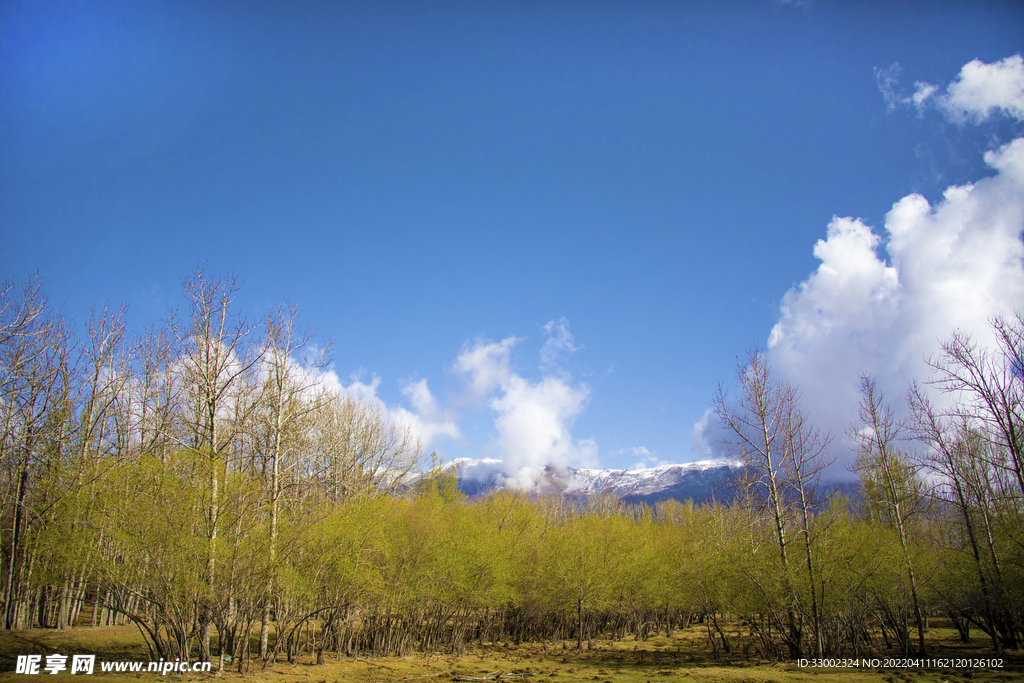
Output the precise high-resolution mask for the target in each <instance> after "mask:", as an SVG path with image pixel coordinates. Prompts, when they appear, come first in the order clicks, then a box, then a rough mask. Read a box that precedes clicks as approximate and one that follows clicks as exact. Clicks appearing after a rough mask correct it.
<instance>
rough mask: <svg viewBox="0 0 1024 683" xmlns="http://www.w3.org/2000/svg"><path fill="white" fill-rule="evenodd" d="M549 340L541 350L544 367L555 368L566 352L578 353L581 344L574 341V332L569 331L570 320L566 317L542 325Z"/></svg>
mask: <svg viewBox="0 0 1024 683" xmlns="http://www.w3.org/2000/svg"><path fill="white" fill-rule="evenodd" d="M541 330H543V332H544V334H545V335H547V337H548V340H547V341H546V342H544V346H543V347H541V350H540V363H541V366H542V367H547V368H553V367H555V366H557V364H558V363H559V361H561V360H562V358H563V357H564V356H565V355H566V354H570V353H576V352H577V351H579V350H580V347H579V346H574V345H573V343H572V333H571V332H569V321H568V320H566V319H565V317H564V316H563V317H561V318H559V319H558V320H552V321H550V322H548V323H547V324H546V325H544V326H543V327H541Z"/></svg>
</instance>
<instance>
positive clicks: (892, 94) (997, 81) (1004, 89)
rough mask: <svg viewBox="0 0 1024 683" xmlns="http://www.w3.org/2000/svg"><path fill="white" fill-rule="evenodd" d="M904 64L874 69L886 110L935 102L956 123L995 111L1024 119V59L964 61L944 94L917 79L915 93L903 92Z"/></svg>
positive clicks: (920, 108) (919, 108) (921, 108)
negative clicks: (988, 61)
mask: <svg viewBox="0 0 1024 683" xmlns="http://www.w3.org/2000/svg"><path fill="white" fill-rule="evenodd" d="M902 71H903V68H902V67H901V66H900V65H899V63H896V64H893V65H892V66H890V67H888V68H886V69H878V68H876V69H875V80H876V81H877V83H878V89H879V90H880V91H881V93H882V99H884V100H885V107H886V110H888V111H890V112H892V111H894V110H895V109H896V108H897V107H901V106H913V107H915V108H916V109H917V111H918V114H921V113H922V112H923V111H924V108H925V105H927V104H928V103H929V102H935V104H936V106H937V107H938V108H939V109H940V110H942V112H943V113H944V114H945V115H946V117H947V118H948V119H949V120H951V121H953V122H955V123H960V124H963V123H968V122H974V123H981V122H982V121H985V120H987V119H988V118H989V117H990V116H992V114H993V113H994V112H996V111H999V112H1002V113H1003V114H1005V115H1007V116H1010V117H1013V118H1015V119H1017V120H1022V119H1024V59H1022V58H1021V56H1020V55H1013V56H1012V57H1007V58H1006V59H1003V60H1001V61H998V62H993V63H992V64H986V63H984V62H982V61H981V60H978V59H975V60H974V61H972V62H969V63H967V64H965V65H964V67H963V68H962V69H961V70H960V75H959V76H958V77H957V79H956V80H955V81H953V82H952V83H950V84H949V86H948V87H947V88H946V92H945V93H944V94H936V93H938V92H939V86H937V85H932V84H931V83H926V82H924V81H917V82H915V83H914V94H913V95H909V96H907V95H904V94H903V91H902V89H901V88H900V84H899V76H900V74H901V73H902Z"/></svg>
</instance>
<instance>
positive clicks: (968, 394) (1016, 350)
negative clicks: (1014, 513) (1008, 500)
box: [929, 312, 1024, 495]
mask: <svg viewBox="0 0 1024 683" xmlns="http://www.w3.org/2000/svg"><path fill="white" fill-rule="evenodd" d="M992 327H993V330H994V331H995V333H996V343H997V351H995V352H993V351H992V350H990V349H987V348H984V347H982V346H980V345H979V344H978V343H977V342H976V341H974V340H973V339H972V338H971V336H970V335H969V334H967V333H966V332H959V331H958V332H955V333H953V336H952V337H951V338H950V339H949V340H948V341H946V342H945V343H943V344H942V353H941V354H939V355H938V356H937V357H935V358H932V359H930V360H929V365H930V366H931V368H932V370H933V371H934V373H935V378H934V379H933V380H932V381H931V384H932V385H933V386H936V387H937V388H939V389H940V390H941V391H943V392H946V393H949V394H953V395H954V396H955V397H956V398H957V399H959V401H958V403H959V404H960V405H959V407H958V409H957V411H958V412H959V413H960V414H961V415H962V416H963V417H965V418H966V419H968V420H970V421H971V422H977V423H980V429H979V431H980V432H981V433H983V434H986V435H988V436H989V437H990V438H991V439H993V440H994V441H995V443H997V444H998V445H999V446H1001V447H1002V448H1004V449H1005V450H1006V452H1007V453H1008V454H1009V456H1010V460H1009V463H1008V466H1009V468H1010V472H1011V473H1012V475H1013V476H1014V478H1015V479H1016V481H1017V485H1018V487H1019V493H1020V494H1021V495H1024V314H1022V313H1020V312H1018V313H1016V314H1015V315H1014V316H1012V317H998V316H997V317H996V318H994V319H993V321H992ZM1004 467H1005V466H1004Z"/></svg>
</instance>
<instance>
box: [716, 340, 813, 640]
mask: <svg viewBox="0 0 1024 683" xmlns="http://www.w3.org/2000/svg"><path fill="white" fill-rule="evenodd" d="M736 375H737V380H738V383H739V397H738V398H737V401H736V403H735V404H733V403H732V402H731V401H730V400H729V398H728V395H727V394H726V391H725V388H724V387H723V386H722V385H719V386H718V394H717V396H716V397H715V400H714V404H713V406H714V411H715V415H716V416H717V417H718V419H719V420H720V421H721V422H722V424H723V425H724V426H725V427H726V428H727V430H728V432H729V433H730V437H729V440H728V441H726V444H727V446H728V448H729V452H730V453H732V455H733V456H734V457H736V458H737V459H738V460H740V461H741V462H743V464H744V465H746V467H747V476H748V491H749V493H750V498H751V500H753V501H757V502H760V504H762V505H763V506H764V507H765V508H766V509H767V511H768V514H769V515H770V519H771V523H772V529H773V535H774V538H775V542H776V544H777V549H778V552H779V560H780V562H781V565H782V573H783V576H782V582H783V587H784V589H785V591H786V593H787V594H788V595H789V596H790V597H789V600H790V603H789V604H788V605H787V607H786V621H787V627H788V635H787V644H788V646H789V651H790V656H791V657H794V658H796V657H800V656H801V651H802V643H801V632H800V627H799V625H798V623H797V618H796V610H795V606H794V601H795V593H796V591H795V588H794V585H793V579H792V576H791V573H790V571H791V570H790V565H789V531H788V529H787V525H788V524H789V521H790V504H789V502H788V501H787V499H786V495H785V477H786V468H787V465H788V466H790V467H791V464H789V463H788V462H787V461H788V460H790V459H791V458H792V455H793V452H792V443H791V436H792V435H788V434H787V429H789V430H791V429H792V428H793V427H794V426H795V425H796V423H795V422H794V412H795V410H796V409H795V407H794V405H793V404H794V392H793V389H792V388H791V387H789V385H787V384H785V383H780V382H779V381H777V380H776V379H775V378H774V377H773V376H772V374H771V371H770V369H769V368H768V362H767V360H766V359H765V357H764V354H763V353H761V352H760V351H759V350H757V349H754V350H752V351H750V352H749V353H748V354H747V359H746V363H739V364H737V368H736Z"/></svg>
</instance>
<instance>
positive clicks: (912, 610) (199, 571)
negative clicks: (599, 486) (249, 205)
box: [0, 270, 1024, 668]
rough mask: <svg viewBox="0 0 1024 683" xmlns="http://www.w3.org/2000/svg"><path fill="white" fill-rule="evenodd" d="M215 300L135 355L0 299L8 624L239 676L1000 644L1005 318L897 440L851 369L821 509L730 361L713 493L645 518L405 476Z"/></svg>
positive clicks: (1011, 414) (1011, 325)
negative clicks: (932, 618) (554, 654)
mask: <svg viewBox="0 0 1024 683" xmlns="http://www.w3.org/2000/svg"><path fill="white" fill-rule="evenodd" d="M234 293H235V283H234V282H233V281H231V280H217V279H211V278H209V277H207V276H206V274H205V273H204V272H202V271H201V270H200V271H197V272H196V273H195V274H194V275H193V276H192V277H191V278H189V279H187V280H186V281H185V282H184V286H183V295H184V306H183V308H182V310H181V311H180V313H175V314H172V315H171V316H170V318H169V320H168V321H167V323H166V324H165V325H163V326H162V327H159V328H155V329H150V330H146V331H145V332H143V333H142V334H140V335H137V336H133V335H131V334H130V333H129V331H128V330H127V329H126V327H125V324H124V320H123V312H121V311H111V310H104V311H102V312H98V313H96V314H94V315H93V316H92V317H91V318H90V319H89V320H88V321H87V322H86V323H85V325H84V326H82V328H81V329H80V330H75V329H72V326H71V325H70V324H69V323H67V322H66V321H64V320H62V318H61V317H60V316H59V315H57V314H55V313H54V312H53V311H51V310H49V308H48V307H47V305H46V301H45V297H44V295H43V293H42V291H41V289H40V287H39V284H38V283H37V282H34V281H33V282H29V283H25V284H23V285H21V286H20V287H18V286H15V285H13V284H9V285H7V286H5V287H4V288H3V289H2V290H0V297H2V298H0V301H2V304H0V382H2V384H0V419H2V430H3V439H2V442H0V496H2V505H3V507H2V511H0V560H2V565H0V569H2V577H0V578H2V580H3V587H2V593H0V598H2V604H0V608H2V618H3V623H4V626H5V627H6V628H8V629H19V628H29V627H53V628H67V627H70V626H72V625H78V624H93V625H99V624H104V625H105V624H114V623H121V624H123V623H133V624H135V625H136V626H137V627H138V628H139V629H140V631H141V632H142V633H143V634H144V635H145V637H146V639H147V643H148V644H149V647H150V648H151V651H152V653H151V654H152V656H153V657H154V659H157V658H160V657H163V658H164V659H174V658H176V657H191V658H194V657H199V658H213V657H217V656H227V655H230V656H231V657H232V658H233V659H234V661H236V662H238V666H239V667H240V668H244V667H245V666H246V665H247V664H248V663H249V662H250V661H253V660H258V659H263V660H264V661H265V660H267V659H270V658H276V657H279V656H283V657H287V658H288V659H293V658H294V657H295V656H297V655H298V654H299V653H300V652H311V653H315V654H316V656H317V659H318V660H319V659H320V658H322V656H323V655H324V653H328V652H334V653H338V654H339V655H351V656H355V655H358V654H364V655H366V654H369V655H395V654H405V653H408V652H411V651H413V650H430V651H437V650H443V651H449V652H459V651H461V650H462V649H463V648H464V647H465V645H466V644H467V643H471V642H474V641H483V642H496V641H500V642H523V641H537V640H552V639H554V640H572V641H575V642H576V645H577V646H578V647H584V646H585V644H586V643H587V642H588V641H589V640H591V639H593V638H597V637H599V636H604V637H614V638H624V637H626V636H627V635H632V636H635V637H637V638H646V637H648V636H649V635H652V634H654V633H658V632H668V633H671V632H672V630H674V629H678V628H683V627H686V626H690V625H692V624H693V623H700V624H701V625H702V627H703V628H704V629H705V631H706V634H707V646H708V647H709V648H711V649H712V651H713V653H714V654H715V655H716V656H717V655H718V654H719V653H720V652H723V651H724V652H732V651H734V649H742V650H743V651H744V652H746V653H748V654H755V653H756V654H758V655H759V656H762V657H768V658H774V657H787V656H798V655H813V654H821V655H852V656H861V655H866V654H869V653H873V652H880V651H898V652H903V653H908V654H909V653H911V652H914V651H919V652H920V651H924V650H925V648H926V644H925V640H924V633H925V630H926V629H927V619H928V617H929V615H931V614H935V613H938V612H941V613H944V614H945V615H948V617H949V618H950V619H951V620H952V621H953V623H954V624H955V625H956V626H957V628H958V629H960V633H961V635H962V637H963V638H964V639H965V640H966V639H967V638H968V637H969V634H970V632H971V629H976V630H979V631H981V632H983V633H984V634H986V637H987V638H988V639H989V640H990V641H991V643H992V646H993V647H994V648H995V649H996V650H1000V651H1001V650H1002V649H1003V648H1017V647H1019V646H1020V644H1021V641H1022V638H1024V626H1022V617H1024V610H1022V607H1024V530H1022V522H1024V520H1022V512H1024V476H1022V475H1024V468H1022V465H1024V457H1022V447H1024V427H1022V425H1024V409H1022V400H1021V399H1022V396H1024V362H1022V351H1024V317H1021V316H1019V315H1018V316H1017V317H1015V318H1012V319H996V320H995V321H994V326H995V327H994V329H995V331H996V336H997V339H998V340H999V345H998V347H997V348H994V349H983V348H980V347H978V346H977V345H975V344H974V343H973V342H972V341H971V340H970V339H969V338H968V337H966V336H964V335H954V336H953V337H952V339H951V340H950V341H949V342H948V343H947V344H946V345H945V346H944V347H943V351H942V354H941V355H940V356H938V357H937V358H936V359H934V362H933V368H934V370H935V377H934V378H933V379H934V382H935V383H936V386H937V387H938V388H939V389H940V390H941V391H942V392H943V393H941V394H940V396H942V397H943V403H942V406H941V407H936V406H934V405H933V404H932V403H930V402H929V399H928V398H927V397H926V394H925V392H924V391H922V390H921V389H919V388H915V389H913V390H912V391H911V393H910V410H909V413H910V415H911V416H912V419H911V420H910V421H909V422H907V423H900V422H898V421H897V420H896V419H895V417H894V414H893V412H892V410H891V409H890V408H889V406H888V405H887V404H886V403H885V401H884V399H883V397H881V395H880V394H879V392H878V391H877V389H876V388H875V386H874V384H873V382H872V381H871V380H870V379H869V378H865V381H864V384H863V398H862V405H861V408H862V409H861V414H860V416H859V419H858V420H857V422H856V423H855V426H854V427H853V428H852V429H851V435H852V436H853V437H854V438H855V439H856V440H857V441H858V442H859V444H860V447H861V453H860V457H859V459H858V465H857V471H858V474H859V475H860V478H861V481H862V483H863V495H862V496H861V498H860V499H857V500H846V499H838V498H835V499H833V500H830V501H823V500H821V497H820V496H819V495H818V493H817V484H818V482H819V480H820V478H821V473H822V471H823V469H824V468H825V467H826V466H827V465H828V464H829V459H828V453H829V451H830V448H834V444H833V445H832V446H830V440H829V438H828V437H827V436H826V435H822V434H821V433H819V432H817V431H816V430H815V429H813V427H812V426H811V425H809V424H808V423H807V421H806V419H805V418H804V416H803V414H802V413H801V412H800V409H799V405H798V401H797V398H798V397H797V393H796V391H795V390H794V389H793V388H791V387H789V386H788V385H786V384H785V383H784V382H780V381H777V380H775V379H774V378H773V377H772V375H771V372H770V370H769V368H768V367H767V365H766V363H765V360H764V358H763V357H762V356H761V355H760V354H757V353H754V354H751V355H750V357H749V358H748V359H747V362H746V363H744V364H743V366H742V367H741V368H739V372H738V382H737V391H736V395H735V397H731V396H730V394H728V393H727V392H726V391H724V390H722V391H720V393H719V396H718V398H717V401H716V408H717V412H718V416H719V418H720V419H721V420H722V422H723V423H724V424H725V425H726V427H727V429H728V430H729V431H730V433H731V434H732V435H733V438H732V439H731V443H730V446H731V448H732V449H733V450H734V453H735V454H736V456H737V457H739V458H741V459H742V460H744V461H745V462H746V463H747V465H748V468H747V471H748V472H749V473H750V474H749V478H748V479H747V481H746V482H745V483H744V485H743V487H742V489H741V490H740V491H738V492H737V500H738V502H737V503H736V504H734V505H732V506H729V507H723V506H715V505H710V506H694V505H692V504H680V503H677V502H673V501H670V502H668V503H665V504H659V505H658V506H657V507H656V508H653V509H652V508H648V507H635V506H634V507H631V506H626V505H623V504H622V503H621V502H619V501H617V500H615V499H612V498H608V497H602V498H598V499H594V500H591V501H589V502H588V503H587V505H585V506H575V505H571V504H568V503H566V502H564V501H562V500H554V499H540V500H531V499H528V498H526V497H524V496H521V495H513V494H508V493H506V494H500V495H495V496H491V497H488V498H486V499H483V500H476V501H471V500H467V499H466V498H464V497H463V496H461V495H460V494H459V492H458V490H457V488H456V486H455V482H454V480H453V479H452V478H451V476H449V475H446V474H445V471H444V470H443V469H439V468H434V469H432V470H431V471H430V473H429V474H428V475H427V476H415V475H414V474H413V473H414V471H416V470H417V469H418V468H419V467H420V465H421V464H422V460H423V453H422V451H421V448H420V444H419V443H417V441H416V440H415V438H414V436H413V435H412V434H411V433H410V431H409V430H408V429H407V428H402V427H401V426H399V425H396V424H394V423H392V422H390V421H389V420H388V419H387V416H386V415H385V414H384V413H383V412H382V411H381V410H380V409H379V408H375V407H374V406H372V405H368V404H365V403H360V402H359V401H356V400H354V399H352V398H350V397H346V396H345V395H343V394H340V393H338V392H337V391H334V390H331V389H329V388H328V387H327V386H325V385H324V382H323V377H324V374H323V370H324V368H325V367H326V363H327V362H328V357H327V353H326V351H325V349H323V348H321V347H317V346H316V345H314V343H313V339H312V336H311V334H310V333H308V332H305V331H303V330H302V329H301V328H300V327H299V326H298V322H297V316H296V313H295V311H294V309H291V308H288V307H276V308H274V309H273V310H272V311H271V312H270V314H268V315H267V316H266V317H265V319H263V320H261V321H260V323H259V324H258V325H249V324H247V322H246V321H245V320H244V318H242V317H240V316H239V315H238V314H237V313H236V311H235V310H234V308H233V305H232V301H233V298H234ZM914 453H916V454H917V455H913V454H914ZM727 616H728V618H727ZM214 636H216V637H214Z"/></svg>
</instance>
